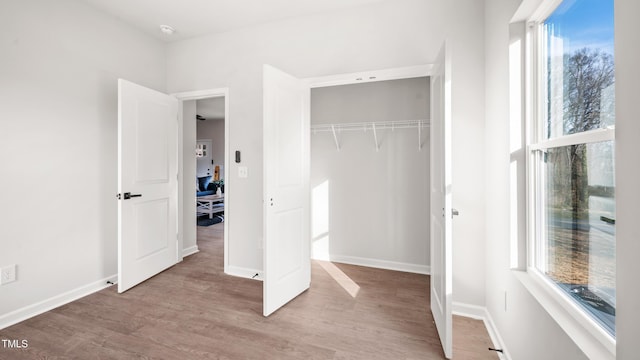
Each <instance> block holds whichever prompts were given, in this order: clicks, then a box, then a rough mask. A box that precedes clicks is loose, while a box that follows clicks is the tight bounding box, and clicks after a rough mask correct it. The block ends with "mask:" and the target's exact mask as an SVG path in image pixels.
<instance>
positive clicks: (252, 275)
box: [224, 265, 263, 281]
mask: <svg viewBox="0 0 640 360" xmlns="http://www.w3.org/2000/svg"><path fill="white" fill-rule="evenodd" d="M224 273H225V274H227V275H231V276H237V277H242V278H246V279H251V280H258V281H262V280H263V273H262V271H261V270H256V269H249V268H243V267H240V266H233V265H229V266H228V267H227V268H226V269H225V270H224ZM256 274H257V276H256Z"/></svg>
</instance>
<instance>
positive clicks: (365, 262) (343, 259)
mask: <svg viewBox="0 0 640 360" xmlns="http://www.w3.org/2000/svg"><path fill="white" fill-rule="evenodd" d="M329 259H330V261H332V262H337V263H343V264H350V265H359V266H367V267H372V268H378V269H386V270H395V271H404V272H409V273H415V274H424V275H429V274H430V273H431V267H430V266H429V265H420V264H410V263H403V262H396V261H389V260H380V259H370V258H362V257H357V256H345V255H329ZM318 260H323V259H318Z"/></svg>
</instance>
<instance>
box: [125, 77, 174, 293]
mask: <svg viewBox="0 0 640 360" xmlns="http://www.w3.org/2000/svg"><path fill="white" fill-rule="evenodd" d="M177 111H178V100H177V99H175V98H174V97H171V96H168V95H166V94H162V93H159V92H157V91H155V90H151V89H147V88H145V87H142V86H139V85H136V84H133V83H131V82H128V81H125V80H122V79H120V80H118V193H119V194H120V200H119V201H118V291H119V292H123V291H126V290H127V289H129V288H131V287H133V286H135V285H137V284H139V283H140V282H142V281H144V280H146V279H148V278H150V277H151V276H153V275H155V274H157V273H159V272H161V271H162V270H164V269H166V268H168V267H170V266H172V265H174V264H175V263H176V262H177V168H178V167H177V165H178V163H177V150H178V149H177V139H178V138H177V136H178V122H177ZM125 193H130V194H131V195H132V197H130V198H127V197H126V196H125V195H124V194H125ZM136 195H140V196H136Z"/></svg>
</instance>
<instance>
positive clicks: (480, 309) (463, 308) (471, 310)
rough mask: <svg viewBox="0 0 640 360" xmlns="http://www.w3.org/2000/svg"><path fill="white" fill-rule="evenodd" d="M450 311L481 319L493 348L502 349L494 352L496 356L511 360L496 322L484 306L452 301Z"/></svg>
mask: <svg viewBox="0 0 640 360" xmlns="http://www.w3.org/2000/svg"><path fill="white" fill-rule="evenodd" d="M451 305H452V311H451V313H452V314H453V315H456V316H463V317H466V318H471V319H475V320H482V322H483V323H484V326H485V328H486V329H487V333H488V334H489V338H490V339H491V343H492V344H493V348H494V349H502V351H503V352H502V353H500V352H496V354H497V355H498V357H499V358H500V359H501V360H511V357H510V356H509V352H508V351H507V349H506V347H505V346H504V341H503V340H502V337H501V336H500V333H499V332H498V328H497V327H496V324H495V323H494V322H493V318H492V317H491V314H490V313H489V311H488V310H487V308H486V307H484V306H478V305H471V304H465V303H460V302H455V301H454V302H453V303H452V304H451Z"/></svg>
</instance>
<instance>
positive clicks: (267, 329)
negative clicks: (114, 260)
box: [0, 224, 498, 360]
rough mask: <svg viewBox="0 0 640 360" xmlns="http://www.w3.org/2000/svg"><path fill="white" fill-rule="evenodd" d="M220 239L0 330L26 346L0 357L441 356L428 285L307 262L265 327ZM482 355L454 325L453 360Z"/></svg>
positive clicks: (201, 235) (482, 345)
mask: <svg viewBox="0 0 640 360" xmlns="http://www.w3.org/2000/svg"><path fill="white" fill-rule="evenodd" d="M222 229H223V226H222V224H218V225H214V226H210V227H206V228H201V227H199V228H198V246H199V248H200V252H199V253H197V254H195V255H192V256H189V257H188V258H186V259H185V260H184V261H183V262H182V263H180V264H178V265H176V266H174V267H173V268H171V269H169V270H167V271H165V272H163V273H161V274H159V275H157V276H155V277H153V278H152V279H150V280H148V281H146V282H144V283H143V284H140V285H138V286H136V287H135V288H133V289H131V290H129V291H128V292H126V293H124V294H117V292H116V288H115V287H111V288H108V289H105V290H103V291H100V292H97V293H95V294H92V295H90V296H87V297H85V298H82V299H80V300H77V301H75V302H73V303H70V304H67V305H64V306H62V307H59V308H57V309H55V310H52V311H49V312H47V313H45V314H42V315H40V316H36V317H34V318H31V319H29V320H26V321H24V322H22V323H19V324H17V325H14V326H12V327H9V328H7V329H4V330H0V339H26V340H28V343H29V346H28V348H26V349H20V350H16V349H4V348H2V346H1V344H0V359H12V360H13V359H44V358H47V359H48V358H55V359H63V358H77V359H134V358H144V359H181V360H183V359H367V360H373V359H384V360H390V359H394V360H395V359H442V358H443V353H442V350H441V347H440V343H439V340H438V336H437V334H436V330H435V326H434V324H433V318H432V316H431V314H430V312H429V310H428V303H429V302H428V301H429V292H428V289H429V277H428V276H424V275H417V274H410V273H403V272H395V271H388V270H379V269H371V268H364V267H359V266H352V265H343V264H333V265H332V264H331V263H319V262H315V261H314V262H313V265H312V266H313V268H312V286H311V289H309V290H308V291H307V292H305V293H303V294H302V295H301V296H299V297H298V298H296V299H295V300H293V301H292V302H291V303H289V304H287V305H286V306H285V307H284V308H282V309H280V310H279V311H277V312H276V313H275V314H273V315H272V316H270V317H269V318H264V317H263V316H262V283H261V282H259V281H255V280H249V279H242V278H236V277H231V276H227V275H224V273H223V271H222V264H223V258H222V231H223V230H222ZM340 272H342V274H340ZM330 273H334V274H335V273H338V274H339V276H335V275H334V277H336V278H338V279H339V280H340V281H342V282H343V283H345V282H346V285H345V287H346V288H347V289H349V290H350V291H351V293H355V291H356V290H357V294H356V296H355V298H354V297H353V296H352V295H351V294H350V293H349V292H347V291H346V290H345V288H343V286H341V285H340V284H339V282H338V281H336V280H335V279H334V277H332V276H331V275H330ZM490 346H491V342H490V341H489V338H488V335H487V333H486V330H485V328H484V326H483V324H482V322H481V321H476V320H470V319H465V318H460V317H455V319H454V358H455V359H478V360H480V359H498V357H497V356H496V355H495V353H493V352H490V351H488V350H487V348H488V347H490Z"/></svg>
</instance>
